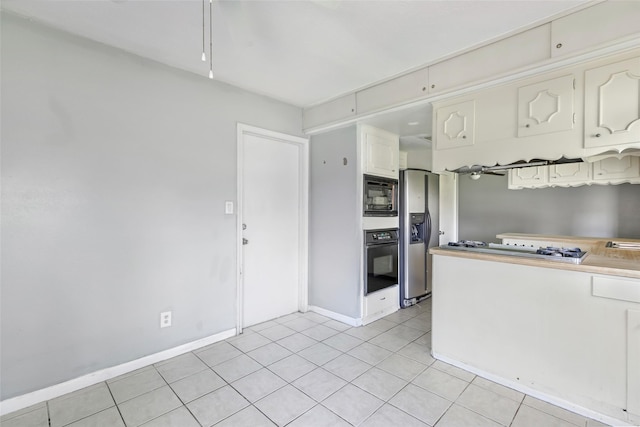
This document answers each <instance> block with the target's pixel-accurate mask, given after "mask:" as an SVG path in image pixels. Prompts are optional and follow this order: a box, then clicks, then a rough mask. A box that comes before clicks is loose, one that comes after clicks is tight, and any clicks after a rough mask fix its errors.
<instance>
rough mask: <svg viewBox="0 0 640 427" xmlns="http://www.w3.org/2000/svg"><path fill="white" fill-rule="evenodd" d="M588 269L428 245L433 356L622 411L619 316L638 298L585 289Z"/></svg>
mask: <svg viewBox="0 0 640 427" xmlns="http://www.w3.org/2000/svg"><path fill="white" fill-rule="evenodd" d="M595 276H598V275H594V274H592V273H583V272H576V271H566V270H558V269H549V268H543V267H532V266H525V265H515V264H510V263H508V262H492V261H486V260H477V259H465V258H458V257H450V256H443V255H434V289H433V332H432V333H433V338H432V345H433V353H434V356H435V357H436V358H442V359H445V360H448V361H450V362H452V363H455V362H457V363H459V364H460V365H464V366H467V367H470V368H472V370H475V371H476V372H478V373H480V372H482V373H486V374H487V375H489V376H491V377H493V379H499V380H503V383H505V384H509V385H510V386H513V387H514V388H518V387H521V391H525V392H528V393H529V394H531V391H533V392H537V393H539V394H540V395H541V396H548V397H551V398H552V399H556V401H557V402H567V403H568V405H567V406H569V407H571V409H572V410H575V411H577V412H580V410H581V408H586V409H587V410H588V411H595V412H596V413H599V414H604V415H605V416H608V417H612V418H615V419H618V420H626V419H627V414H626V412H625V411H624V409H625V408H626V404H627V403H626V399H627V394H626V385H627V380H628V374H627V367H626V366H627V365H626V363H627V326H626V316H627V311H628V310H631V309H635V310H637V309H638V307H640V304H638V303H633V302H629V301H621V300H614V299H610V298H601V297H597V296H594V295H592V280H593V277H595ZM602 277H608V276H602ZM638 286H640V281H638Z"/></svg>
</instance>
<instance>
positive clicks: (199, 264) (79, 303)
mask: <svg viewBox="0 0 640 427" xmlns="http://www.w3.org/2000/svg"><path fill="white" fill-rule="evenodd" d="M1 47H2V69H1V71H2V87H1V89H2V95H1V96H2V98H1V101H2V164H1V166H2V248H1V249H2V277H1V279H2V305H1V318H0V320H1V324H2V326H1V330H0V336H1V338H2V350H1V354H0V357H1V359H2V366H1V372H0V376H1V377H2V394H1V396H0V398H1V399H7V398H10V397H13V396H17V395H20V394H23V393H26V392H30V391H33V390H36V389H40V388H43V387H47V386H51V385H53V384H56V383H59V382H62V381H65V380H69V379H72V378H75V377H78V376H81V375H84V374H87V373H90V372H92V371H96V370H99V369H102V368H106V367H110V366H114V365H117V364H120V363H123V362H127V361H131V360H134V359H136V358H139V357H142V356H145V355H149V354H153V353H156V352H158V351H162V350H165V349H168V348H172V347H175V346H177V345H180V344H184V343H187V342H190V341H193V340H197V339H200V338H203V337H207V336H209V335H212V334H215V333H218V332H221V331H224V330H228V329H230V328H233V327H234V326H235V306H236V283H235V270H234V265H235V261H236V259H235V251H236V245H235V238H236V235H235V233H236V231H235V216H234V215H224V201H225V200H235V196H236V122H238V121H240V122H243V123H247V124H251V125H255V126H259V127H264V128H268V129H272V130H276V131H280V132H285V133H289V134H296V135H300V134H301V129H302V124H301V117H302V113H301V110H300V109H299V108H296V107H293V106H290V105H286V104H283V103H280V102H276V101H274V100H270V99H268V98H265V97H261V96H258V95H255V94H252V93H248V92H246V91H243V90H240V89H237V88H234V87H232V86H229V85H225V84H220V83H217V82H212V81H210V80H209V79H208V78H207V77H206V70H204V69H203V73H202V76H197V75H194V74H190V73H185V72H182V71H178V70H175V69H172V68H169V67H165V66H162V65H160V64H157V63H154V62H152V61H148V60H145V59H142V58H139V57H136V56H132V55H129V54H126V53H124V52H121V51H118V50H115V49H111V48H108V47H105V46H103V45H100V44H97V43H93V42H90V41H87V40H83V39H79V38H76V37H73V36H70V35H67V34H65V33H61V32H57V31H54V30H50V29H47V28H44V27H41V26H38V25H35V24H33V23H29V22H28V21H25V20H22V19H20V18H17V17H15V16H11V15H9V14H7V13H6V12H3V13H2V45H1ZM194 54H195V55H199V54H198V53H197V52H196V53H194ZM165 310H171V311H173V326H172V327H170V328H166V329H160V328H159V322H160V320H159V313H160V312H161V311H165Z"/></svg>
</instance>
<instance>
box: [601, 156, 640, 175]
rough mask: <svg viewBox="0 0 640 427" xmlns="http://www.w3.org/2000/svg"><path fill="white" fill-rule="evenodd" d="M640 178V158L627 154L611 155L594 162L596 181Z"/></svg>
mask: <svg viewBox="0 0 640 427" xmlns="http://www.w3.org/2000/svg"><path fill="white" fill-rule="evenodd" d="M632 178H636V181H637V179H638V178H640V158H639V157H634V156H626V157H623V158H621V159H618V158H616V157H610V158H608V159H603V160H600V161H598V162H594V163H593V179H594V180H596V181H611V180H626V179H632Z"/></svg>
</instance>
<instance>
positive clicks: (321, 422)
mask: <svg viewBox="0 0 640 427" xmlns="http://www.w3.org/2000/svg"><path fill="white" fill-rule="evenodd" d="M430 331H431V301H430V300H427V301H425V302H424V303H422V304H420V305H419V306H414V307H411V308H408V309H404V310H401V311H398V312H396V313H394V314H391V315H389V316H387V317H385V318H384V319H381V320H378V321H376V322H374V323H371V324H370V325H367V326H363V327H358V328H352V327H350V326H348V325H345V324H342V323H340V322H337V321H335V320H331V319H328V318H326V317H323V316H320V315H318V314H316V313H305V314H302V313H293V314H290V315H287V316H284V317H281V318H278V319H274V320H271V321H268V322H265V323H262V324H259V325H256V326H253V327H251V328H248V329H246V330H245V333H243V334H242V335H240V336H237V337H233V338H230V339H227V340H225V341H222V342H219V343H216V344H212V345H210V346H207V347H203V348H200V349H198V350H196V351H193V352H190V353H186V354H184V355H181V356H178V357H175V358H173V359H170V360H166V361H164V362H161V363H157V364H155V365H150V366H147V367H145V368H143V369H139V370H137V371H134V372H131V373H128V374H126V375H122V376H120V377H117V378H114V379H112V380H109V381H106V382H103V383H100V384H96V385H94V386H91V387H88V388H86V389H83V390H79V391H76V392H74V393H70V394H68V395H65V396H61V397H59V398H56V399H52V400H50V401H48V402H43V403H41V404H38V405H35V406H32V407H30V408H26V409H24V410H22V411H18V412H14V413H12V414H7V415H5V416H3V417H2V419H1V420H0V424H1V425H2V427H24V426H29V427H41V426H52V427H62V426H73V427H91V426H95V427H109V426H119V427H122V426H129V427H133V426H146V427H161V426H176V427H191V426H203V427H210V426H214V425H215V426H217V427H222V426H232V427H243V426H247V427H260V426H274V425H278V426H285V425H287V426H292V427H321V426H327V427H329V426H330V427H340V426H363V427H389V426H402V427H413V426H415V427H418V426H422V427H424V426H436V427H466V426H469V427H483V426H487V427H499V426H511V427H541V426H544V427H575V426H583V427H595V426H602V425H604V424H601V423H599V422H597V421H594V420H591V419H587V418H585V417H583V416H580V415H578V414H575V413H572V412H569V411H566V410H564V409H561V408H558V407H556V406H553V405H550V404H548V403H545V402H542V401H540V400H538V399H535V398H533V397H531V396H526V395H524V394H522V393H520V392H517V391H515V390H512V389H509V388H506V387H503V386H501V385H498V384H496V383H493V382H491V381H488V380H486V379H484V378H481V377H477V376H475V375H474V374H472V373H470V372H467V371H464V370H461V369H459V368H456V367H454V366H451V365H447V364H445V363H443V362H441V361H436V360H434V359H433V358H432V357H431V356H430V346H431V332H430Z"/></svg>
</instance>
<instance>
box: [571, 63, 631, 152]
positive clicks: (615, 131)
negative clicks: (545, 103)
mask: <svg viewBox="0 0 640 427" xmlns="http://www.w3.org/2000/svg"><path fill="white" fill-rule="evenodd" d="M584 104H585V105H584V109H585V111H584V138H585V139H584V141H585V142H584V144H585V147H587V148H589V147H604V146H619V149H621V150H622V149H624V148H625V147H624V146H625V144H631V143H634V142H636V143H637V142H640V58H633V59H629V60H626V61H622V62H617V63H615V64H609V65H605V66H603V67H599V68H594V69H592V70H587V71H586V72H585V98H584ZM612 148H613V147H612Z"/></svg>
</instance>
